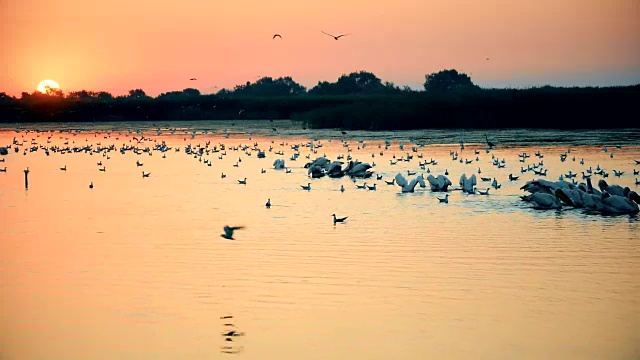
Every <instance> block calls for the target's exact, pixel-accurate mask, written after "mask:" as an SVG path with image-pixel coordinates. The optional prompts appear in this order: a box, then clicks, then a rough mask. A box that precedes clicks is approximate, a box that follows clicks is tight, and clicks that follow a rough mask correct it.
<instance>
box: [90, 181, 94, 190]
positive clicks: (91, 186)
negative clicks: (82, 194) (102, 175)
mask: <svg viewBox="0 0 640 360" xmlns="http://www.w3.org/2000/svg"><path fill="white" fill-rule="evenodd" d="M89 189H93V181H92V182H91V184H89Z"/></svg>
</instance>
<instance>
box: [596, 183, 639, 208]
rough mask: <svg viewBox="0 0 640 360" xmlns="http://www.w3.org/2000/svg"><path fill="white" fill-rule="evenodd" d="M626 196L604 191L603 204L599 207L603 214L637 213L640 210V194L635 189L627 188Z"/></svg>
mask: <svg viewBox="0 0 640 360" xmlns="http://www.w3.org/2000/svg"><path fill="white" fill-rule="evenodd" d="M625 192H626V194H625V196H619V195H611V194H609V193H608V192H607V191H604V192H602V206H601V207H600V208H599V209H598V210H600V212H601V213H603V214H636V213H638V211H639V208H638V204H640V196H639V195H638V193H636V192H635V191H629V190H628V188H627V190H625Z"/></svg>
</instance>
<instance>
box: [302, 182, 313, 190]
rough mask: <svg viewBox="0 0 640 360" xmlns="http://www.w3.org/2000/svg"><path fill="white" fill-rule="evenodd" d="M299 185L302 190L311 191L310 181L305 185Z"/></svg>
mask: <svg viewBox="0 0 640 360" xmlns="http://www.w3.org/2000/svg"><path fill="white" fill-rule="evenodd" d="M300 187H301V188H302V190H307V191H311V183H307V186H304V185H300Z"/></svg>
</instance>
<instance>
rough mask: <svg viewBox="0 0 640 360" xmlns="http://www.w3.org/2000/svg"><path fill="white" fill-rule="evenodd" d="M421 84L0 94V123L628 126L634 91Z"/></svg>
mask: <svg viewBox="0 0 640 360" xmlns="http://www.w3.org/2000/svg"><path fill="white" fill-rule="evenodd" d="M423 85H424V91H415V90H412V89H410V88H408V87H404V88H400V87H398V86H396V85H395V84H393V83H391V82H383V81H382V80H381V79H380V78H378V77H377V76H376V75H374V74H373V73H370V72H366V71H359V72H353V73H350V74H348V75H346V74H345V75H342V76H340V77H339V78H338V79H337V81H336V82H327V81H322V82H318V84H317V85H316V86H314V87H313V88H311V89H309V90H307V89H306V88H305V87H304V86H302V85H300V84H298V83H297V82H295V81H294V80H293V79H292V78H291V77H280V78H276V79H274V78H271V77H263V78H260V79H258V80H256V81H255V82H247V83H245V84H242V85H237V86H235V87H234V88H233V89H222V90H220V91H218V92H217V93H216V94H209V95H203V94H201V93H200V91H199V90H197V89H194V88H187V89H184V90H182V91H171V92H166V93H162V94H160V95H158V96H157V97H155V98H154V97H150V96H148V95H147V94H146V93H145V92H144V90H142V89H133V90H130V91H129V93H128V94H127V95H123V96H113V95H112V94H110V93H108V92H104V91H98V92H95V91H86V90H82V91H73V92H69V93H67V94H64V93H63V92H62V91H60V90H58V89H48V91H47V93H46V94H43V93H40V92H33V93H26V92H25V93H22V94H21V96H20V97H19V98H17V97H11V96H8V95H6V94H5V93H0V122H5V123H6V122H43V121H46V122H71V121H145V120H233V119H252V120H274V119H292V120H298V121H300V122H301V126H304V127H309V128H342V129H345V130H347V129H361V130H400V129H423V128H562V129H572V128H611V127H614V128H624V127H637V125H635V122H633V121H632V120H631V119H632V118H634V116H629V115H631V114H634V113H637V109H636V107H635V106H634V104H637V103H640V101H639V100H640V85H635V86H625V87H603V88H597V87H585V88H559V87H550V86H544V87H537V88H530V89H484V88H480V87H479V86H477V85H476V84H474V83H473V82H472V80H471V78H470V77H469V76H468V75H467V74H464V73H459V72H458V71H456V70H454V69H450V70H443V71H440V72H437V73H432V74H427V75H425V82H424V84H423Z"/></svg>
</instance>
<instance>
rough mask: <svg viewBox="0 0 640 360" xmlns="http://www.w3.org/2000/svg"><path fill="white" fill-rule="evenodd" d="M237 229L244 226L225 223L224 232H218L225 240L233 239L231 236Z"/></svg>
mask: <svg viewBox="0 0 640 360" xmlns="http://www.w3.org/2000/svg"><path fill="white" fill-rule="evenodd" d="M239 229H244V226H229V225H225V227H224V234H220V236H222V237H223V238H225V239H227V240H235V239H234V238H233V232H234V231H235V230H239Z"/></svg>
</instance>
